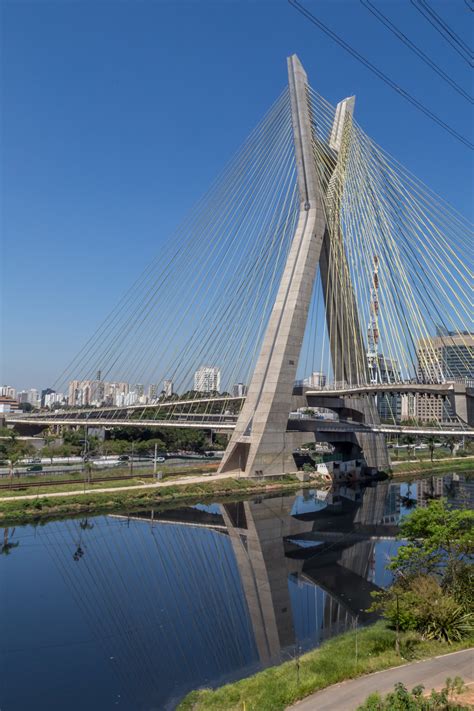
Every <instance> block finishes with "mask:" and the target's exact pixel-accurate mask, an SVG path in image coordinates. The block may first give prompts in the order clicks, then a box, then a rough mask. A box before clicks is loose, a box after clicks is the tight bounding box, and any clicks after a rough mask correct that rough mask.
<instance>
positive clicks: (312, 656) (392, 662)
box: [178, 622, 474, 711]
mask: <svg viewBox="0 0 474 711" xmlns="http://www.w3.org/2000/svg"><path fill="white" fill-rule="evenodd" d="M473 643H474V637H473V638H470V639H467V640H465V641H464V643H458V644H452V645H448V644H445V643H441V642H426V641H422V640H421V638H420V637H419V636H417V635H415V634H414V633H402V634H401V653H402V655H403V656H404V658H403V659H401V658H400V657H399V656H398V655H397V654H396V653H395V632H394V631H393V630H389V629H388V628H387V626H386V624H385V623H384V622H377V623H376V624H374V625H371V626H370V627H366V628H365V629H362V630H359V631H358V633H357V648H358V657H357V660H356V632H355V631H353V632H349V633H346V634H343V635H340V636H339V637H335V638H334V639H331V640H329V641H328V642H326V643H324V644H323V645H322V646H321V647H320V648H319V649H316V650H314V651H312V652H309V653H308V654H305V655H303V656H302V657H300V660H299V678H298V669H297V663H296V661H290V662H285V663H284V664H280V665H279V666H276V667H270V668H269V669H265V670H264V671H262V672H259V673H258V674H255V675H254V676H251V677H248V678H247V679H242V680H241V681H237V682H234V683H233V684H227V685H226V686H222V687H221V688H219V689H216V690H210V689H203V690H198V691H193V692H191V693H190V694H188V695H187V696H186V698H185V699H184V700H183V701H182V702H181V704H180V705H179V706H178V711H243V710H244V709H245V711H283V710H284V709H286V708H287V706H289V705H290V704H293V703H295V702H296V701H298V699H302V698H304V697H305V696H308V695H309V694H311V693H313V692H314V691H317V690H319V689H323V688H325V687H327V686H330V685H331V684H336V683H338V682H341V681H343V680H345V679H352V678H354V677H357V676H361V675H362V674H369V673H371V672H374V671H379V670H381V669H388V668H389V667H393V666H398V665H399V664H403V663H405V662H406V661H415V660H418V659H425V658H428V657H433V656H436V655H438V654H446V653H448V652H454V651H456V650H458V649H463V648H467V647H470V646H471V645H472V644H473Z"/></svg>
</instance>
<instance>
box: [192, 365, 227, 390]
mask: <svg viewBox="0 0 474 711" xmlns="http://www.w3.org/2000/svg"><path fill="white" fill-rule="evenodd" d="M220 387H221V371H220V369H219V368H213V367H211V366H208V365H203V366H201V368H199V369H198V370H196V372H195V373H194V390H196V391H197V392H199V393H210V392H214V391H215V392H219V391H220Z"/></svg>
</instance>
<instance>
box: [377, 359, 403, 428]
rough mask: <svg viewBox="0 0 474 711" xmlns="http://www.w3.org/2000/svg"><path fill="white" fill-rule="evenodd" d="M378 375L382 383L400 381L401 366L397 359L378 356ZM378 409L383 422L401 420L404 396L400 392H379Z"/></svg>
mask: <svg viewBox="0 0 474 711" xmlns="http://www.w3.org/2000/svg"><path fill="white" fill-rule="evenodd" d="M377 359H378V368H377V377H378V379H379V382H380V383H399V382H400V381H401V373H400V368H399V365H398V363H397V361H396V360H392V359H389V358H385V357H384V356H383V355H382V354H379V355H378V356H377ZM377 410H378V413H379V417H380V419H381V420H382V422H384V421H385V422H394V423H398V422H400V420H401V418H402V398H401V396H400V395H399V394H398V393H379V394H378V395H377Z"/></svg>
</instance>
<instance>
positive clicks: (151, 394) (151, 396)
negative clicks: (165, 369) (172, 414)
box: [148, 384, 158, 402]
mask: <svg viewBox="0 0 474 711" xmlns="http://www.w3.org/2000/svg"><path fill="white" fill-rule="evenodd" d="M155 400H158V385H156V384H153V385H150V386H149V388H148V401H149V402H154V401H155Z"/></svg>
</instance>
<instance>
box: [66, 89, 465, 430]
mask: <svg viewBox="0 0 474 711" xmlns="http://www.w3.org/2000/svg"><path fill="white" fill-rule="evenodd" d="M308 102H309V107H310V114H311V116H310V118H311V121H312V124H313V153H314V159H315V164H316V169H317V176H318V180H319V185H320V189H321V193H322V195H323V200H322V203H323V209H324V212H325V220H326V225H327V228H326V234H325V237H324V240H323V246H322V251H321V258H320V268H319V269H318V270H317V274H316V275H315V286H314V289H313V297H312V303H311V306H310V312H309V317H308V322H307V327H306V333H305V339H304V343H303V348H302V352H301V356H300V362H299V370H298V374H299V376H301V377H304V376H307V375H308V374H310V373H312V372H315V371H317V372H318V373H322V374H324V377H325V378H326V379H327V384H328V385H330V386H331V387H335V388H338V387H340V386H343V387H347V385H354V386H358V385H367V384H376V383H387V382H389V383H391V382H393V383H400V382H406V381H412V380H417V381H421V382H430V383H441V382H444V381H445V380H446V379H449V378H452V377H456V373H452V372H448V369H447V367H446V363H444V362H443V360H442V357H441V356H440V352H441V351H440V349H439V348H438V346H437V344H436V340H435V339H434V338H433V336H435V335H436V334H437V333H439V334H442V339H443V343H445V344H446V343H447V344H449V343H450V342H452V343H453V344H455V345H456V348H457V353H458V356H459V364H460V369H461V370H462V372H463V373H466V372H472V374H473V377H474V352H473V347H472V346H473V337H472V333H471V331H470V329H471V328H472V327H471V315H470V306H469V296H470V289H471V284H472V268H470V265H469V263H468V261H467V258H468V256H470V255H471V252H472V249H471V247H472V230H471V227H470V225H469V224H468V223H467V221H466V220H465V219H464V218H463V217H462V216H461V215H459V214H458V213H456V212H455V211H454V210H453V209H452V208H451V207H450V206H449V205H448V204H447V203H445V202H444V201H443V200H442V199H441V198H439V197H438V196H437V195H435V194H434V193H433V192H432V191H431V190H429V188H427V187H426V186H425V185H423V184H422V183H421V182H420V181H418V180H417V179H416V178H415V177H414V176H413V175H411V174H410V173H409V172H408V171H407V170H406V169H405V168H404V167H403V166H401V165H400V164H399V163H398V162H397V161H396V160H395V159H393V158H392V157H391V156H390V155H388V154H387V153H386V152H385V151H383V150H382V149H381V148H380V147H379V146H378V145H377V144H376V143H374V142H373V141H372V140H371V139H370V138H369V137H368V136H367V134H366V133H364V131H363V130H362V129H361V128H360V126H359V125H358V124H357V123H356V122H355V121H354V120H353V119H352V117H351V115H350V112H348V113H347V118H346V120H345V122H344V126H343V131H342V141H341V144H340V146H338V147H337V148H338V150H336V148H335V144H334V141H333V140H332V138H333V128H334V119H335V116H336V109H335V108H334V107H333V106H332V105H331V104H329V103H328V102H327V101H326V100H325V99H324V98H323V97H321V96H320V95H318V94H317V93H316V92H314V91H313V90H312V89H311V88H310V87H308ZM299 202H300V199H299V194H298V188H297V181H296V166H295V160H294V146H293V131H292V119H291V106H290V98H289V92H288V90H285V91H284V92H283V93H282V94H281V96H280V97H279V98H278V99H277V101H276V102H275V103H274V105H273V106H272V108H271V109H270V111H269V112H268V113H267V114H266V116H264V118H263V119H262V121H261V122H260V123H259V124H258V125H257V127H256V128H255V129H254V131H253V132H252V133H251V135H250V137H249V138H248V139H247V141H246V142H245V143H244V145H243V146H242V148H241V149H240V150H239V152H238V153H237V154H236V155H235V156H234V158H233V159H232V160H231V161H230V163H229V165H228V166H227V167H226V169H225V170H224V171H223V172H222V174H221V176H220V177H219V178H218V180H217V181H216V182H215V183H214V185H213V186H212V187H211V189H210V190H209V192H208V193H207V194H206V195H205V196H204V197H203V198H202V199H201V200H200V201H199V203H198V204H197V205H196V207H195V208H194V209H193V210H192V211H191V212H190V214H189V215H188V216H187V218H186V219H185V220H184V222H183V223H182V225H181V226H180V227H179V228H178V229H177V230H176V232H175V233H174V234H173V235H172V237H171V239H170V240H169V242H168V246H167V248H166V249H165V250H164V252H162V253H161V254H160V255H159V257H157V259H156V260H155V261H154V262H153V263H152V264H151V265H150V266H149V267H148V268H147V269H146V270H145V272H144V273H143V274H142V275H141V277H140V278H139V279H138V280H137V282H136V283H135V284H134V285H133V286H132V287H131V288H130V290H129V291H128V292H127V293H126V294H125V296H124V297H123V299H122V300H121V301H120V303H119V304H118V306H117V307H116V309H115V310H114V311H113V312H112V313H111V314H110V316H109V317H108V318H107V319H106V320H105V321H104V322H103V324H102V325H101V326H100V327H99V329H98V330H97V331H96V333H95V334H94V336H93V337H92V338H91V339H90V340H89V341H88V342H87V343H86V345H85V346H84V348H83V349H82V351H81V352H80V353H79V354H78V356H77V357H76V358H75V359H74V360H73V362H72V363H71V364H70V365H69V366H68V368H67V369H66V370H65V371H64V372H63V374H62V375H61V377H60V378H59V379H58V381H57V383H56V388H57V389H58V390H59V389H62V388H63V389H66V390H67V388H68V387H69V383H70V382H71V381H76V382H78V383H84V382H89V383H91V384H92V385H90V387H91V388H93V387H95V388H96V392H98V393H102V395H98V396H96V402H94V395H93V394H92V390H90V392H89V396H88V401H86V402H85V401H83V402H74V401H72V402H71V399H70V404H72V405H83V406H90V405H100V406H101V409H102V410H103V416H106V417H110V418H111V419H113V418H119V417H120V418H121V419H123V407H124V403H118V402H117V401H116V400H114V399H113V397H112V399H111V401H110V403H107V399H106V397H104V390H103V388H102V390H101V385H102V386H103V384H104V383H108V384H109V385H110V384H112V385H113V384H114V383H115V384H121V383H140V384H142V386H144V387H145V388H146V387H147V386H148V385H150V384H156V385H157V387H156V390H155V392H156V394H155V399H154V400H152V403H151V404H152V405H153V408H148V409H147V408H146V407H145V404H150V403H149V401H148V402H147V403H145V401H143V402H139V403H137V404H136V405H135V406H134V407H136V408H137V410H136V412H134V413H132V409H133V407H132V406H131V410H130V412H129V415H128V416H130V417H134V418H135V419H144V420H147V421H148V420H150V419H159V420H160V421H164V420H172V421H179V422H184V421H186V419H187V418H188V417H191V416H196V414H199V415H200V416H201V417H202V419H203V421H204V420H206V421H209V420H210V419H212V418H214V420H215V421H219V420H221V419H222V418H223V417H225V416H227V415H229V414H230V415H232V416H233V417H235V415H236V414H237V412H238V410H239V402H240V400H241V398H240V395H242V394H243V393H242V392H240V393H239V397H237V398H233V397H232V392H233V386H234V384H238V383H241V384H244V385H248V384H249V382H250V380H251V377H252V373H253V368H254V365H255V361H256V358H257V356H258V353H259V349H260V346H261V342H262V338H263V335H264V332H265V328H266V324H267V322H268V319H269V316H270V313H271V310H272V307H273V303H274V299H275V295H276V291H277V289H278V285H279V282H280V278H281V275H282V271H283V268H284V265H285V262H286V258H287V254H288V251H289V248H290V245H291V242H292V239H293V235H294V232H295V227H296V222H297V219H298V213H299ZM203 366H206V367H208V368H209V370H213V371H214V372H216V373H217V372H218V373H219V377H218V378H216V379H214V381H213V382H214V384H213V386H212V387H207V391H212V392H206V388H203V389H202V390H203V392H196V389H195V380H194V374H195V372H196V371H197V370H199V369H201V368H202V367H203ZM97 373H100V376H99V377H98V376H97V375H96V374H97ZM165 380H168V381H172V382H173V387H174V394H173V395H171V394H170V393H164V392H162V384H163V382H164V381H165ZM94 383H95V385H94ZM137 387H138V386H137ZM215 391H218V392H215ZM69 393H70V394H71V388H70V387H69ZM144 403H145V404H144ZM108 404H109V407H108V408H105V409H104V406H105V405H108ZM125 405H127V403H125Z"/></svg>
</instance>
